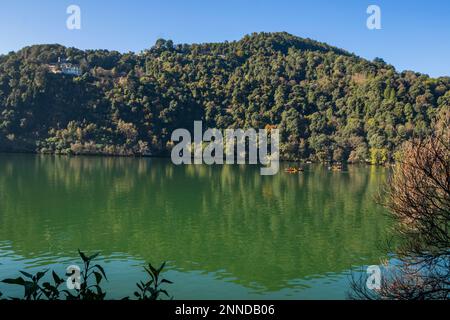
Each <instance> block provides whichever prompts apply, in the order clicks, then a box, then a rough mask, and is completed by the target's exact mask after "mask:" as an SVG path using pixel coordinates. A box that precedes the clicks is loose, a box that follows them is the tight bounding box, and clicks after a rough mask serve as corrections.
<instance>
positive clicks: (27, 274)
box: [19, 271, 33, 279]
mask: <svg viewBox="0 0 450 320" xmlns="http://www.w3.org/2000/svg"><path fill="white" fill-rule="evenodd" d="M19 272H20V273H21V274H23V275H24V276H25V277H27V278H28V279H33V275H32V274H29V273H28V272H25V271H19Z"/></svg>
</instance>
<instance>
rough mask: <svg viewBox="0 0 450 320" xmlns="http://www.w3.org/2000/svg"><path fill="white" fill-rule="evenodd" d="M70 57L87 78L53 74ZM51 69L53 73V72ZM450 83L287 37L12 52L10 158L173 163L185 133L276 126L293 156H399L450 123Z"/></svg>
mask: <svg viewBox="0 0 450 320" xmlns="http://www.w3.org/2000/svg"><path fill="white" fill-rule="evenodd" d="M60 59H64V61H67V62H68V63H70V64H71V65H73V66H74V67H76V68H79V69H80V70H81V75H79V76H77V75H70V74H64V73H55V72H51V71H50V69H51V68H52V67H51V66H54V65H55V64H57V63H58V61H61V60H60ZM49 66H50V67H49ZM449 106H450V78H448V77H445V78H438V79H432V78H430V77H428V76H426V75H422V74H419V73H415V72H412V71H406V72H402V73H398V72H396V71H395V69H394V68H393V67H392V66H390V65H388V64H386V63H385V62H384V61H383V60H382V59H375V60H374V61H372V62H371V61H367V60H365V59H362V58H360V57H357V56H355V55H353V54H351V53H349V52H346V51H345V50H341V49H338V48H335V47H332V46H329V45H327V44H324V43H320V42H316V41H313V40H309V39H302V38H298V37H295V36H292V35H290V34H287V33H257V34H252V35H248V36H245V37H244V38H243V39H241V40H240V41H235V42H225V43H207V44H191V45H184V44H183V45H175V44H173V42H172V41H170V40H163V39H160V40H158V41H157V42H156V44H155V45H154V46H153V47H152V48H150V49H148V50H145V51H143V52H141V53H139V54H134V53H125V54H121V53H119V52H115V51H107V50H87V51H82V50H78V49H75V48H65V47H63V46H60V45H36V46H31V47H26V48H23V49H22V50H20V51H18V52H13V53H10V54H8V55H3V56H0V151H20V152H41V153H56V154H109V155H141V154H152V155H165V154H168V152H169V150H170V146H171V144H170V135H171V133H172V131H173V130H175V129H177V128H187V129H189V130H191V129H192V127H193V122H194V120H202V121H203V124H204V128H206V127H212V128H222V129H225V128H249V127H252V128H255V129H258V128H265V127H266V126H272V127H274V126H276V127H277V128H279V130H280V134H281V137H280V138H281V156H282V158H283V159H311V160H316V161H328V160H334V161H351V162H359V161H366V160H370V161H371V162H373V163H383V162H385V161H389V160H390V159H392V157H393V155H394V153H395V151H396V149H397V147H398V146H399V145H400V144H401V143H402V142H403V141H405V140H407V139H409V138H411V137H412V136H414V135H429V134H431V133H432V132H433V128H434V126H435V124H436V122H437V121H438V120H439V119H442V118H444V117H448V116H449V108H450V107H449Z"/></svg>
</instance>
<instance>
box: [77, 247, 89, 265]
mask: <svg viewBox="0 0 450 320" xmlns="http://www.w3.org/2000/svg"><path fill="white" fill-rule="evenodd" d="M78 254H79V255H80V257H81V259H83V261H84V262H88V261H89V258H88V257H86V255H85V254H84V253H83V252H81V251H80V249H78Z"/></svg>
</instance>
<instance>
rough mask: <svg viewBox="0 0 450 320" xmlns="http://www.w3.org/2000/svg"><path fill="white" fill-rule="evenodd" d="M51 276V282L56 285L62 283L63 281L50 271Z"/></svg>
mask: <svg viewBox="0 0 450 320" xmlns="http://www.w3.org/2000/svg"><path fill="white" fill-rule="evenodd" d="M52 276H53V280H54V281H55V283H56V284H57V285H59V284H61V283H63V282H64V280H63V279H61V278H60V277H59V276H58V275H57V274H56V272H55V271H52Z"/></svg>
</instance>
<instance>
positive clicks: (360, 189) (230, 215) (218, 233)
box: [0, 155, 387, 290]
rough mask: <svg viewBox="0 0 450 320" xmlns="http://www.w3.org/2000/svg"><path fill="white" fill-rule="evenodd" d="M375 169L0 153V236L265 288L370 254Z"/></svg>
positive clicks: (377, 232)
mask: <svg viewBox="0 0 450 320" xmlns="http://www.w3.org/2000/svg"><path fill="white" fill-rule="evenodd" d="M383 179H384V171H383V169H379V168H369V169H367V168H360V167H350V168H349V171H348V172H344V173H335V172H329V171H326V170H324V169H323V168H322V167H315V168H311V170H307V171H306V172H304V173H302V174H299V175H287V174H284V173H283V172H281V171H280V173H279V174H278V175H276V176H273V177H267V176H261V175H260V174H259V169H258V168H257V167H253V166H227V165H225V166H215V167H210V166H196V165H190V166H179V167H177V166H173V165H172V164H171V163H170V162H169V161H168V160H159V159H152V160H149V159H129V158H88V157H77V158H64V157H62V158H58V157H40V156H36V157H35V156H20V155H19V156H2V158H0V191H1V194H0V201H1V202H0V210H1V212H0V232H1V233H0V240H10V241H11V242H12V246H13V249H14V250H15V252H16V253H18V254H21V255H23V256H25V257H31V255H36V254H41V253H47V252H49V251H50V253H51V254H54V255H58V254H68V255H70V254H72V253H73V252H74V250H75V249H76V248H83V250H101V251H102V253H103V254H105V255H108V254H109V253H113V252H124V253H128V254H131V255H133V256H136V257H139V258H142V259H144V260H148V261H162V260H171V261H173V262H174V264H175V265H176V267H177V268H183V269H185V270H193V269H198V270H204V271H212V272H217V271H219V270H221V272H222V271H223V272H224V276H225V273H226V275H227V276H229V275H231V276H232V277H235V278H237V280H236V282H239V283H242V284H244V285H250V284H252V283H253V284H255V283H256V284H258V285H260V286H263V287H265V288H267V289H274V290H275V289H279V288H281V287H285V286H286V285H287V282H288V281H289V280H294V279H298V278H302V277H305V276H313V275H320V274H324V273H326V272H340V271H342V270H346V269H348V268H349V267H350V266H351V264H352V263H353V264H358V263H360V262H361V260H360V258H361V257H365V258H366V259H368V260H370V261H374V262H375V261H377V259H378V258H379V257H380V255H381V254H382V253H380V252H379V250H378V245H379V244H380V242H381V241H382V239H383V236H384V231H385V230H386V229H387V221H386V219H385V218H384V216H383V215H381V211H380V209H379V208H377V207H375V205H374V204H373V199H372V197H373V195H374V192H376V190H377V187H378V186H379V184H380V182H381V181H382V180H383Z"/></svg>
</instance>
